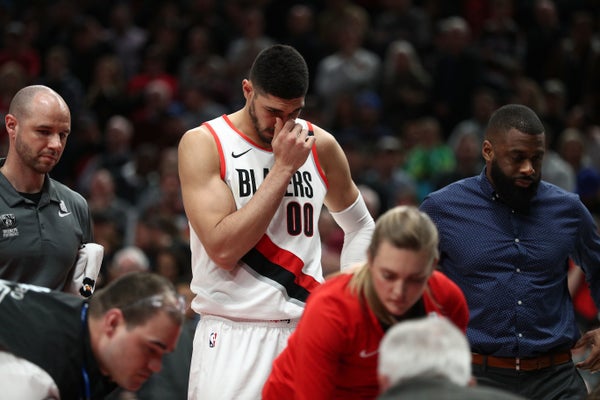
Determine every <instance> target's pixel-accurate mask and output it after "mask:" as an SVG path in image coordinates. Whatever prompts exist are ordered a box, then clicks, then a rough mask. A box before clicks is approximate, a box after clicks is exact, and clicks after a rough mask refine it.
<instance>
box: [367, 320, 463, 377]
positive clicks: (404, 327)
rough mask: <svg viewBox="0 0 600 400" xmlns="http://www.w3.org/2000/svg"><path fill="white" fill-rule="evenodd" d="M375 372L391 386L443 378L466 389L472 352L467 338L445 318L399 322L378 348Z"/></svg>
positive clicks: (388, 332)
mask: <svg viewBox="0 0 600 400" xmlns="http://www.w3.org/2000/svg"><path fill="white" fill-rule="evenodd" d="M378 363H379V364H378V373H379V375H380V376H385V377H387V378H388V380H389V383H390V384H391V385H395V384H398V383H399V382H403V381H406V380H408V379H413V378H433V377H437V378H444V379H447V380H449V381H451V382H453V383H455V384H457V385H460V386H467V385H468V383H469V381H470V380H471V350H470V347H469V343H468V341H467V338H466V336H465V335H464V334H463V333H462V332H461V331H460V329H458V328H457V327H456V326H455V325H454V324H453V323H452V322H451V321H449V320H448V319H446V318H444V317H434V316H431V317H426V318H419V319H412V320H406V321H403V322H400V323H398V324H396V325H394V326H393V327H392V328H390V329H389V330H388V331H387V333H386V334H385V336H384V338H383V340H382V341H381V343H380V346H379V361H378Z"/></svg>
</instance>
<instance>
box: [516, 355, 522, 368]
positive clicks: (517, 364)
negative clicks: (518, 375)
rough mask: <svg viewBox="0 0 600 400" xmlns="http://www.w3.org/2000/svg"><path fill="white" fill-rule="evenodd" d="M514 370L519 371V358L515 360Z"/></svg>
mask: <svg viewBox="0 0 600 400" xmlns="http://www.w3.org/2000/svg"><path fill="white" fill-rule="evenodd" d="M515 370H516V371H520V370H521V359H520V358H519V357H517V358H515Z"/></svg>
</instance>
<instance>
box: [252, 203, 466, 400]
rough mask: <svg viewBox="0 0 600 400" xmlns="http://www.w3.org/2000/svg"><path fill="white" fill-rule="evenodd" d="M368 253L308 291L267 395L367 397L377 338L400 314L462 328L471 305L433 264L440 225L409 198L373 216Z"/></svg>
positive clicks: (373, 392) (373, 382)
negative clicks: (437, 317) (435, 317)
mask: <svg viewBox="0 0 600 400" xmlns="http://www.w3.org/2000/svg"><path fill="white" fill-rule="evenodd" d="M367 252H368V261H367V262H366V263H365V264H364V265H362V266H359V267H357V268H356V269H355V270H354V271H353V272H352V273H349V274H340V275H338V276H335V277H333V278H331V279H329V280H328V281H326V282H325V283H324V284H323V285H321V286H320V287H319V288H318V289H316V290H315V291H313V293H312V294H311V295H310V296H309V298H308V301H307V304H306V308H305V310H304V314H303V315H302V318H301V319H300V322H299V324H298V327H297V328H296V331H295V332H294V333H293V334H292V336H291V337H290V339H289V341H288V345H287V347H286V349H285V350H284V351H283V352H282V353H281V354H280V355H279V357H278V358H277V359H276V360H275V362H274V363H273V369H272V372H271V375H270V376H269V379H268V380H267V382H266V384H265V386H264V388H263V400H271V399H281V398H286V399H311V400H317V399H342V398H343V399H367V398H375V397H376V396H377V395H378V394H379V386H378V380H377V360H378V348H379V342H380V341H381V339H382V338H383V335H384V333H385V332H386V330H387V329H388V328H389V327H391V326H392V325H394V324H395V323H397V322H399V321H403V320H406V319H410V318H418V317H423V316H428V315H441V316H446V317H447V318H448V319H450V320H451V321H452V322H453V323H454V324H455V325H456V326H457V327H458V328H459V329H461V330H462V331H463V332H465V331H466V327H467V321H468V317H469V316H468V308H467V304H466V301H465V298H464V295H463V294H462V292H461V291H460V289H459V288H458V287H457V286H456V285H455V284H454V283H453V282H451V281H450V280H449V279H448V278H446V277H445V276H444V275H443V274H442V273H441V272H439V271H436V270H435V267H436V264H437V261H438V258H439V254H438V233H437V229H436V227H435V225H434V224H433V222H432V221H431V219H430V218H429V217H428V216H427V215H426V214H425V213H423V212H421V211H419V210H418V209H417V208H416V207H414V206H398V207H395V208H393V209H391V210H389V211H387V212H386V213H384V214H383V215H382V216H381V217H380V218H379V219H378V220H377V224H376V227H375V231H374V233H373V236H372V238H371V243H370V246H369V248H368V250H367Z"/></svg>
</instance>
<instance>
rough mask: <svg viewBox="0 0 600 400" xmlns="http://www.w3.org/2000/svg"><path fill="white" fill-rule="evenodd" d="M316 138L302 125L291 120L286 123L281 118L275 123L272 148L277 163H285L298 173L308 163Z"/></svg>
mask: <svg viewBox="0 0 600 400" xmlns="http://www.w3.org/2000/svg"><path fill="white" fill-rule="evenodd" d="M314 143H315V137H314V136H312V135H309V134H308V130H307V129H304V128H303V127H302V125H300V124H298V123H296V122H295V120H293V119H290V120H287V121H286V122H285V123H284V122H283V121H282V120H281V118H277V119H276V122H275V132H274V135H273V141H272V142H271V146H272V147H273V154H274V155H275V163H283V164H284V165H286V166H288V167H291V168H292V169H293V171H296V170H297V169H298V168H300V167H301V166H302V164H304V163H305V162H306V159H307V158H308V155H309V154H310V149H311V148H312V146H313V145H314Z"/></svg>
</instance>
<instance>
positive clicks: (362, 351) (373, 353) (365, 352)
mask: <svg viewBox="0 0 600 400" xmlns="http://www.w3.org/2000/svg"><path fill="white" fill-rule="evenodd" d="M377 353H379V350H375V351H370V352H368V353H367V351H366V350H361V352H360V353H359V356H360V358H369V357H373V356H375V355H377Z"/></svg>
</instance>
